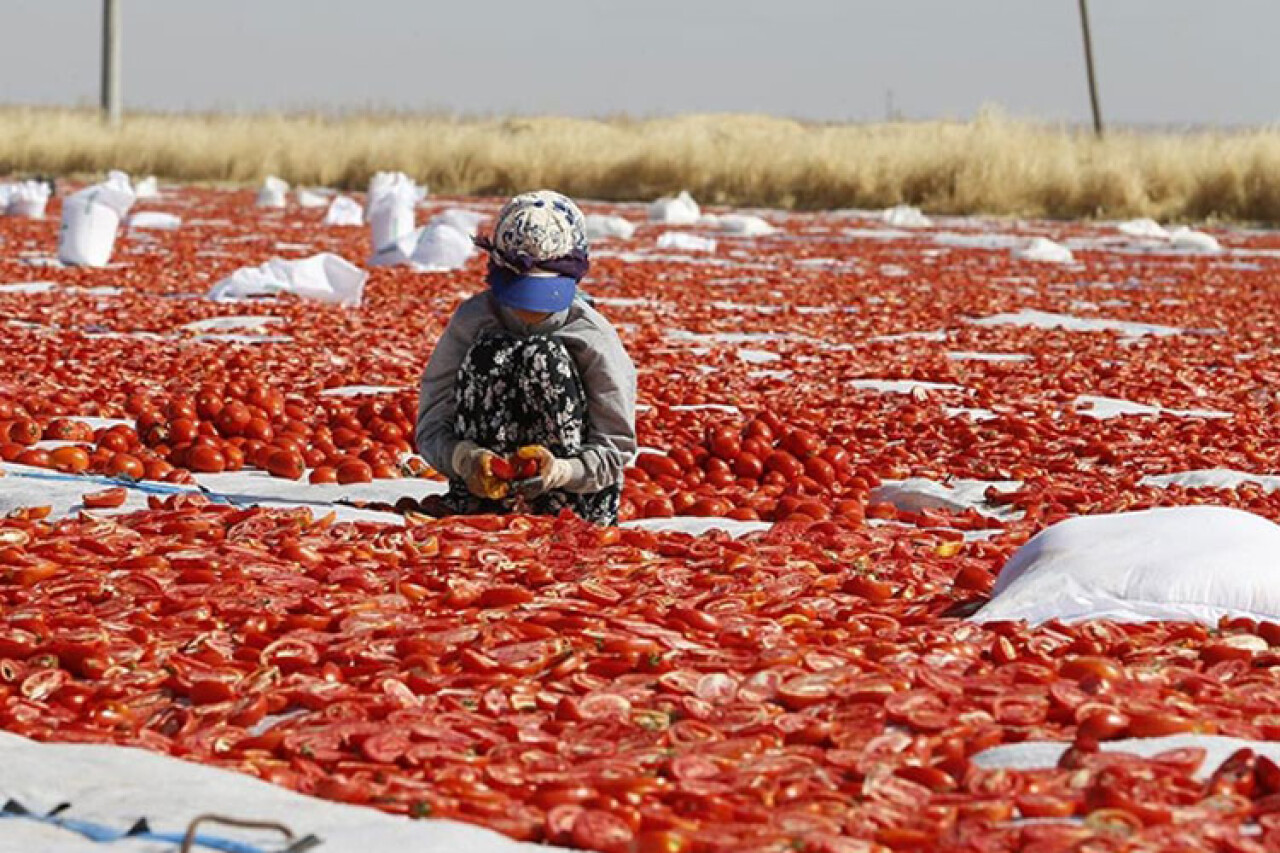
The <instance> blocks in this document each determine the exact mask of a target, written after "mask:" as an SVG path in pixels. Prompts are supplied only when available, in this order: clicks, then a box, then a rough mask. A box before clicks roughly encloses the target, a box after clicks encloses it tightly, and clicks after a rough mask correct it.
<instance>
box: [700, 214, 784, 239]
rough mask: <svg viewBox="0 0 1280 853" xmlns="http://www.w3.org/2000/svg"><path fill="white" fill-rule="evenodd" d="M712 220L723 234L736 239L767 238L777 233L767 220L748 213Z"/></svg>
mask: <svg viewBox="0 0 1280 853" xmlns="http://www.w3.org/2000/svg"><path fill="white" fill-rule="evenodd" d="M708 218H710V219H711V220H712V223H711V224H712V225H713V226H714V227H715V229H716V230H717V231H719V232H720V233H721V234H732V235H734V236H735V237H765V236H767V235H769V234H772V233H773V232H775V231H777V230H778V229H777V228H774V227H773V226H772V225H770V224H769V223H768V221H766V220H765V219H763V218H761V217H759V216H752V215H750V214H746V213H726V214H724V215H723V216H716V217H703V219H708Z"/></svg>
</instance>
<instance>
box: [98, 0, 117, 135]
mask: <svg viewBox="0 0 1280 853" xmlns="http://www.w3.org/2000/svg"><path fill="white" fill-rule="evenodd" d="M102 116H103V118H104V119H106V121H107V123H108V124H110V125H112V126H114V125H118V124H119V123H120V0H102Z"/></svg>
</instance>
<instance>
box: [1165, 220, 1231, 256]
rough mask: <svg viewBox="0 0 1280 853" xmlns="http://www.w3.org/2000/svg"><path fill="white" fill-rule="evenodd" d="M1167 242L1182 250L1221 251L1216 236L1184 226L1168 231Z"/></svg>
mask: <svg viewBox="0 0 1280 853" xmlns="http://www.w3.org/2000/svg"><path fill="white" fill-rule="evenodd" d="M1169 243H1170V244H1171V245H1172V246H1173V248H1175V249H1178V250H1180V251H1183V252H1204V253H1206V254H1215V253H1217V252H1221V251H1222V245H1221V244H1220V243H1218V240H1217V238H1216V237H1214V236H1213V235H1212V234H1206V233H1205V232H1203V231H1195V230H1193V229H1191V228H1187V227H1185V226H1183V227H1179V228H1175V229H1173V230H1172V231H1170V232H1169Z"/></svg>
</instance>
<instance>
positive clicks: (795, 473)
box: [764, 450, 804, 480]
mask: <svg viewBox="0 0 1280 853" xmlns="http://www.w3.org/2000/svg"><path fill="white" fill-rule="evenodd" d="M764 469H765V470H766V471H773V472H775V473H777V474H779V475H781V476H783V477H785V478H786V479H787V480H794V479H796V478H797V477H799V476H801V475H802V474H804V466H803V465H801V464H800V461H799V460H798V459H796V457H795V456H793V455H791V454H790V453H788V452H786V451H785V450H775V451H774V452H773V453H770V454H769V456H768V458H766V459H765V460H764Z"/></svg>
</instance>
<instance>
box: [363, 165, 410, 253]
mask: <svg viewBox="0 0 1280 853" xmlns="http://www.w3.org/2000/svg"><path fill="white" fill-rule="evenodd" d="M417 201H418V195H417V188H416V187H415V186H414V184H413V181H411V180H410V179H409V177H408V176H407V175H405V174H404V173H402V172H395V173H388V172H379V173H378V174H376V175H374V176H373V180H372V181H371V182H370V184H369V207H368V210H367V211H366V214H367V216H368V218H369V236H370V238H371V241H372V243H373V250H374V251H375V252H379V251H381V250H383V249H385V248H386V247H387V246H390V245H391V244H392V243H394V242H395V241H396V240H398V239H399V238H401V237H403V236H404V235H406V234H409V233H411V232H412V231H413V227H414V215H413V206H414V205H415V204H417Z"/></svg>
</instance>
